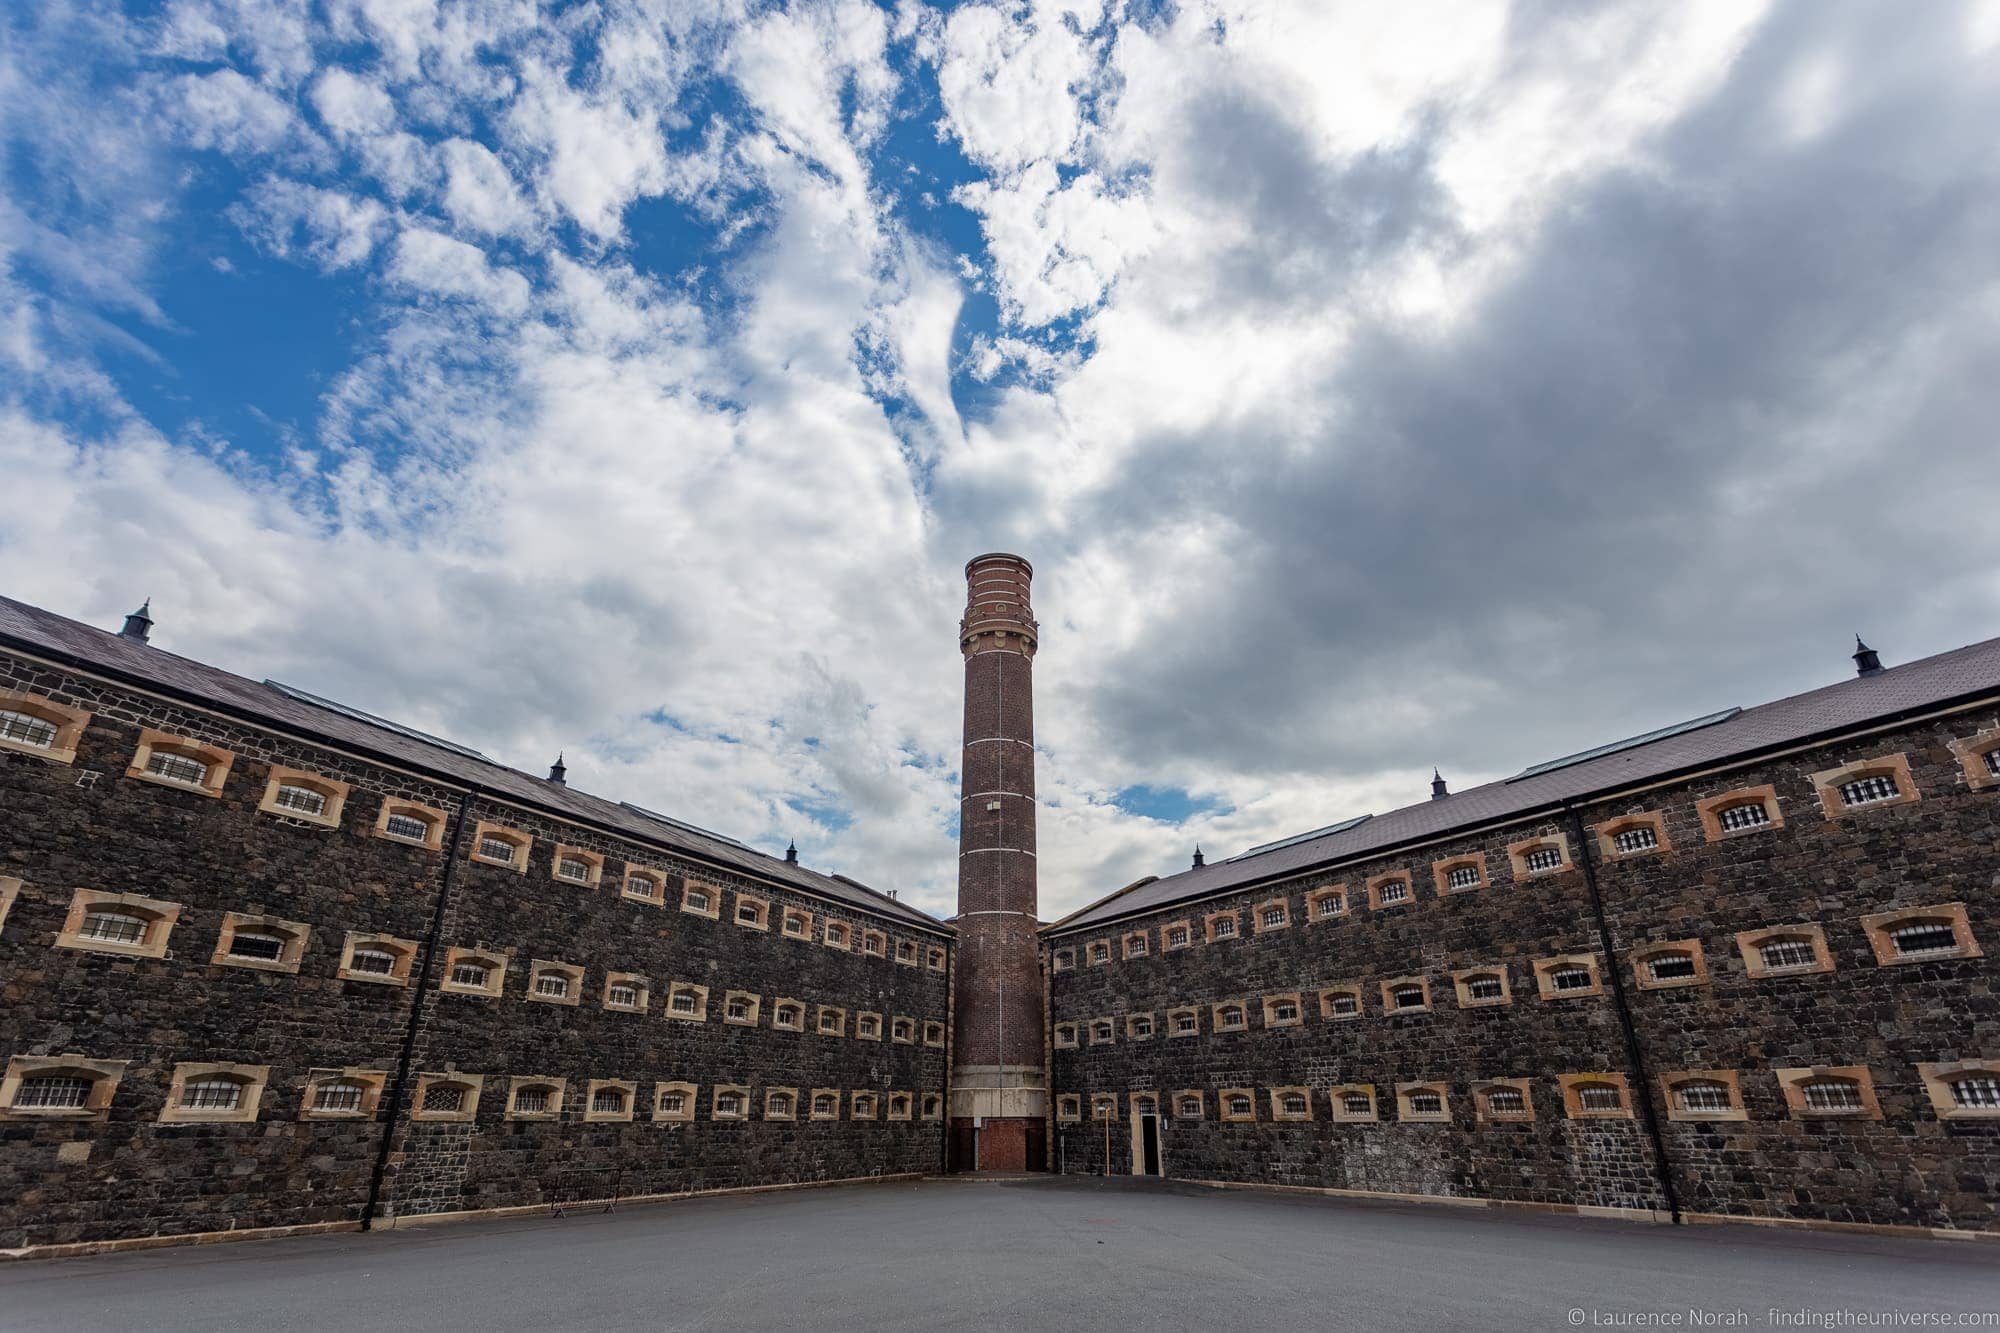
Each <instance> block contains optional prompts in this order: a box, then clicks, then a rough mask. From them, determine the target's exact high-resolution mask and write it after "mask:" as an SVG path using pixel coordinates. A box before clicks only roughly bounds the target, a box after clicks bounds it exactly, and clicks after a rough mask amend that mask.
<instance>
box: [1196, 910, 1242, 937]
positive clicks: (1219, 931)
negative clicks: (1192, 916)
mask: <svg viewBox="0 0 2000 1333" xmlns="http://www.w3.org/2000/svg"><path fill="white" fill-rule="evenodd" d="M1201 922H1202V928H1203V930H1204V932H1205V933H1206V935H1207V938H1208V942H1209V943H1210V944H1214V943H1215V942H1216V941H1217V940H1233V939H1236V938H1237V937H1238V936H1240V935H1241V934H1242V929H1241V927H1242V922H1241V921H1240V920H1239V919H1238V917H1237V913H1236V912H1235V911H1234V909H1232V910H1230V911H1226V912H1210V913H1209V914H1208V915H1207V916H1204V917H1203V918H1202V919H1201Z"/></svg>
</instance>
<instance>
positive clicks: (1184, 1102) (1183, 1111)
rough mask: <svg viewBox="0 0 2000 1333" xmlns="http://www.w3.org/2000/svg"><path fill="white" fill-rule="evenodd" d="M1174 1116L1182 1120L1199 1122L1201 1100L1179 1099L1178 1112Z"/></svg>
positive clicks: (1197, 1098) (1194, 1098) (1192, 1098)
mask: <svg viewBox="0 0 2000 1333" xmlns="http://www.w3.org/2000/svg"><path fill="white" fill-rule="evenodd" d="M1176 1114H1178V1115H1180V1116H1181V1117H1182V1118H1183V1119H1187V1120H1199V1119H1200V1118H1201V1098H1199V1097H1183V1098H1181V1101H1180V1110H1179V1111H1178V1112H1177V1113H1176Z"/></svg>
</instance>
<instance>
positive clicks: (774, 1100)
mask: <svg viewBox="0 0 2000 1333" xmlns="http://www.w3.org/2000/svg"><path fill="white" fill-rule="evenodd" d="M791 1113H792V1094H791V1093H789V1092H774V1093H772V1094H771V1096H770V1099H769V1100H768V1101H766V1102H765V1103H764V1114H765V1115H790V1114H791Z"/></svg>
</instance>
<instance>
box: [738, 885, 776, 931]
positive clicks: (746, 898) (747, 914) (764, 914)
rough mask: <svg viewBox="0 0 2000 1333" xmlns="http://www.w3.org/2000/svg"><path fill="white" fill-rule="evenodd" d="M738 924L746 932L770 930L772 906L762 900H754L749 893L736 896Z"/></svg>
mask: <svg viewBox="0 0 2000 1333" xmlns="http://www.w3.org/2000/svg"><path fill="white" fill-rule="evenodd" d="M736 924H737V925H739V926H742V927H743V928H744V929H745V930H769V929H770V928H771V904H769V903H767V902H765V901H764V900H763V899H762V898H753V897H751V896H750V895H749V894H747V893H739V894H737V895H736Z"/></svg>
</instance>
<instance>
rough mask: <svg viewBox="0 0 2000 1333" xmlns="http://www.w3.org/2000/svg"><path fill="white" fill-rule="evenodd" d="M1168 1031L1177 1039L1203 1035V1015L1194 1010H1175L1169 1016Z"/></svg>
mask: <svg viewBox="0 0 2000 1333" xmlns="http://www.w3.org/2000/svg"><path fill="white" fill-rule="evenodd" d="M1167 1023H1168V1025H1169V1026H1168V1030H1169V1031H1170V1032H1172V1033H1173V1034H1174V1035H1175V1036H1176V1037H1194V1036H1199V1035H1200V1034H1201V1015H1200V1014H1199V1013H1198V1012H1197V1011H1196V1010H1193V1009H1174V1010H1171V1011H1169V1013H1168V1014H1167Z"/></svg>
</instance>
